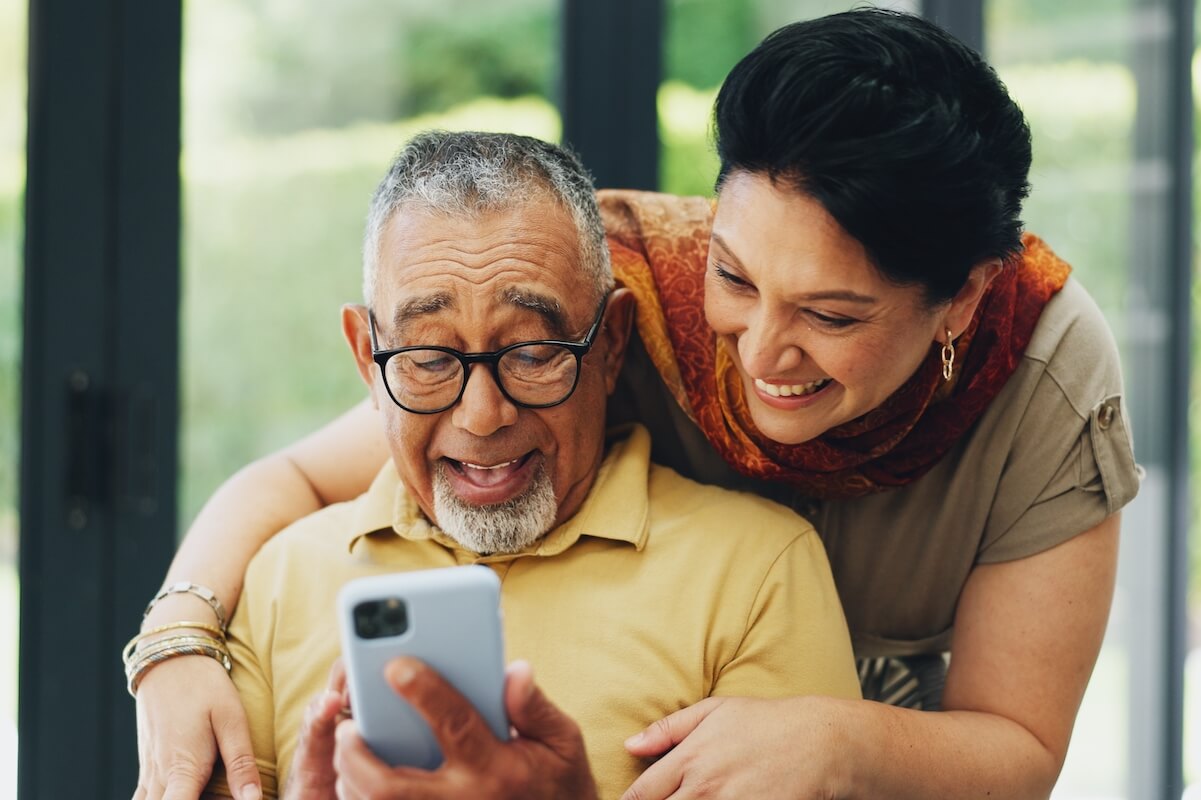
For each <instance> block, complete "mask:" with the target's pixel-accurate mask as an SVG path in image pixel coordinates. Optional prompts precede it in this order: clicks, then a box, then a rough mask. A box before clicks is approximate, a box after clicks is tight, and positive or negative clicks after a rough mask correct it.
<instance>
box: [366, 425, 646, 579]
mask: <svg viewBox="0 0 1201 800" xmlns="http://www.w3.org/2000/svg"><path fill="white" fill-rule="evenodd" d="M650 450H651V438H650V434H649V433H648V432H647V430H646V429H645V428H644V427H642V426H641V425H624V426H620V427H618V428H614V429H613V430H611V431H609V433H608V436H607V439H606V453H605V457H604V460H603V461H602V462H601V466H600V468H599V469H598V470H597V473H596V478H595V480H594V481H593V484H592V490H591V491H590V492H589V493H588V496H587V497H586V498H585V499H584V502H583V504H582V505H581V506H580V509H579V511H577V512H576V513H575V515H574V516H572V517H571V518H570V519H568V520H567V521H566V522H564V523H563V524H562V525H559V526H558V527H556V528H554V529H553V530H552V531H550V533H548V534H546V535H545V536H543V537H542V538H541V539H539V540H538V541H537V542H535V543H534V544H533V545H531V546H530V547H529V548H528V549H527V550H524V551H522V552H520V553H507V554H498V555H490V556H481V557H478V559H477V560H478V561H481V562H485V563H486V562H493V561H509V560H512V559H515V558H520V557H522V556H553V555H558V554H559V553H562V552H563V551H564V550H567V549H568V548H569V547H571V546H572V545H574V544H575V543H576V542H577V541H579V540H580V537H582V536H589V537H594V538H599V539H610V540H613V541H619V542H628V543H629V544H632V545H634V547H635V548H637V549H638V550H641V549H642V548H643V547H644V546H645V545H646V539H647V533H648V531H649V521H650V509H649V504H648V478H649V473H650ZM353 502H354V506H355V509H354V512H353V514H352V516H351V519H352V524H351V525H350V530H349V531H348V539H347V547H348V549H349V550H350V551H351V552H353V551H354V550H355V547H356V546H357V545H358V544H359V542H360V541H362V539H363V538H364V537H366V536H372V535H376V534H378V535H380V536H386V535H388V534H392V535H395V536H399V537H400V538H402V539H407V540H409V541H433V542H436V543H438V544H440V545H442V546H443V547H445V548H447V549H448V550H462V549H463V548H462V547H460V546H459V545H458V543H457V542H455V541H454V540H453V539H451V538H450V537H449V536H447V535H446V534H445V533H443V532H442V531H441V530H439V529H438V527H437V526H435V525H433V524H431V523H430V521H429V520H428V519H426V516H425V514H424V513H422V511H421V508H420V507H419V506H418V505H417V502H416V500H415V499H414V498H413V497H412V495H410V494H409V492H408V490H407V489H406V488H405V486H404V484H403V483H402V482H401V481H400V478H399V476H398V475H397V473H396V467H395V465H394V464H393V463H392V460H391V459H388V463H387V464H385V465H384V467H383V469H381V470H380V472H379V474H378V475H376V477H375V480H374V481H373V482H372V484H371V488H369V489H368V490H367V492H366V493H365V494H363V495H361V496H360V497H359V498H358V499H357V500H355V501H353Z"/></svg>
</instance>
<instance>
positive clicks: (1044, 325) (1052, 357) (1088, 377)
mask: <svg viewBox="0 0 1201 800" xmlns="http://www.w3.org/2000/svg"><path fill="white" fill-rule="evenodd" d="M1023 372H1025V373H1034V374H1033V375H1030V377H1038V378H1039V380H1037V381H1036V382H1035V384H1034V386H1033V388H1034V390H1035V392H1036V393H1039V394H1051V395H1055V396H1057V397H1058V401H1057V402H1058V403H1061V404H1062V403H1064V402H1065V401H1066V403H1067V405H1068V406H1069V407H1070V408H1071V410H1072V411H1073V412H1074V413H1075V416H1077V417H1079V418H1080V419H1087V418H1088V416H1089V414H1090V413H1091V412H1092V411H1093V409H1094V408H1095V407H1096V406H1097V404H1098V403H1101V402H1103V401H1104V400H1105V399H1106V398H1109V397H1114V396H1118V395H1121V394H1122V370H1121V363H1120V360H1119V357H1118V346H1117V343H1116V342H1115V341H1114V337H1113V333H1112V332H1111V331H1110V328H1109V325H1108V323H1107V322H1106V321H1105V316H1104V315H1103V314H1102V313H1101V309H1100V308H1098V307H1097V304H1096V302H1094V301H1093V299H1092V297H1091V296H1090V295H1089V293H1088V291H1087V290H1086V289H1085V288H1084V287H1083V286H1082V285H1081V284H1080V282H1079V281H1077V280H1075V279H1074V278H1069V279H1068V281H1067V283H1066V284H1064V287H1063V289H1062V290H1060V291H1059V292H1058V293H1057V294H1056V295H1055V296H1054V297H1053V298H1051V300H1050V302H1048V303H1047V306H1046V308H1045V309H1044V310H1043V313H1042V316H1041V317H1039V321H1038V324H1037V325H1036V327H1035V329H1034V334H1033V336H1032V337H1031V339H1030V344H1029V345H1028V346H1027V347H1026V351H1025V353H1024V354H1023V363H1022V364H1021V365H1020V366H1019V368H1018V374H1017V375H1016V376H1015V377H1017V378H1018V381H1017V382H1018V383H1019V384H1020V383H1021V373H1023ZM1032 399H1034V398H1032ZM1065 411H1066V409H1065Z"/></svg>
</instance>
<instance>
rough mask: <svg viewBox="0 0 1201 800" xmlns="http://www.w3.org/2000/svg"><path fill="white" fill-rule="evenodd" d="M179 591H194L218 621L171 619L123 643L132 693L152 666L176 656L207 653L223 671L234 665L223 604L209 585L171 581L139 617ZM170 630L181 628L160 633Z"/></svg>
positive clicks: (129, 686)
mask: <svg viewBox="0 0 1201 800" xmlns="http://www.w3.org/2000/svg"><path fill="white" fill-rule="evenodd" d="M178 593H186V594H193V595H196V596H197V597H199V598H200V599H201V600H204V601H205V602H206V603H208V604H209V606H210V607H211V608H212V609H213V614H215V615H216V617H217V624H216V625H210V624H208V623H206V622H191V621H182V622H172V623H169V624H167V625H160V626H159V627H157V628H151V629H150V630H147V631H142V632H141V633H139V634H138V635H137V636H135V637H133V638H132V639H130V640H129V644H127V645H125V649H124V650H123V651H122V652H121V660H122V661H124V662H125V679H126V688H128V689H129V693H130V694H131V695H134V696H136V695H137V691H138V684H140V683H141V682H142V678H144V677H145V676H146V673H147V672H149V671H150V669H151V667H153V666H155V665H156V664H161V663H163V662H164V661H166V660H167V659H169V658H175V657H176V656H193V655H198V656H208V657H209V658H212V659H215V660H217V661H218V662H220V664H221V666H223V667H225V671H226V672H229V671H230V669H231V668H232V666H233V664H232V662H231V660H230V657H229V647H227V646H226V644H225V628H226V624H225V608H224V607H223V606H222V605H221V601H220V600H218V599H217V596H216V594H214V593H213V591H212V590H211V589H208V588H206V587H204V586H197V585H196V584H194V583H174V584H171V585H170V586H168V587H166V588H165V589H163V590H162V591H161V592H159V593H158V594H157V595H155V596H154V599H153V600H151V601H150V604H149V605H148V606H146V611H145V613H144V614H143V615H142V619H143V620H144V619H145V618H146V617H147V616H149V615H150V610H151V609H153V608H154V606H155V604H156V603H158V601H160V600H162V599H163V598H164V597H166V596H167V595H169V594H178ZM171 631H184V632H182V633H177V634H173V635H167V636H163V635H161V634H168V633H170V632H171Z"/></svg>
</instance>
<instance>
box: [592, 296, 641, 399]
mask: <svg viewBox="0 0 1201 800" xmlns="http://www.w3.org/2000/svg"><path fill="white" fill-rule="evenodd" d="M635 304H636V301H635V300H634V293H633V292H631V291H630V290H629V289H626V288H624V287H622V288H619V289H616V290H614V291H613V294H611V295H609V306H608V308H607V309H606V310H605V321H604V322H603V323H602V324H601V329H600V331H599V333H598V334H597V338H598V339H600V341H599V342H598V344H603V345H604V359H605V361H604V365H605V388H606V391H608V393H609V394H613V392H614V390H615V389H616V388H617V376H618V374H619V373H620V372H621V365H622V363H623V362H624V361H625V353H626V346H627V345H629V343H630V330H631V328H632V327H633V324H634V309H635Z"/></svg>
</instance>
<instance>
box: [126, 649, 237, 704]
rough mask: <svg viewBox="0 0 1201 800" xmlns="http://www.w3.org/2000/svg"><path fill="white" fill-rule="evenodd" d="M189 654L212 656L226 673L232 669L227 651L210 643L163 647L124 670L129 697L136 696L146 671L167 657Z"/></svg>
mask: <svg viewBox="0 0 1201 800" xmlns="http://www.w3.org/2000/svg"><path fill="white" fill-rule="evenodd" d="M191 655H197V656H208V657H209V658H212V659H214V660H215V661H217V662H218V663H220V664H221V666H223V667H225V671H226V672H227V673H228V672H229V671H230V670H231V669H233V664H232V663H231V661H230V658H229V653H227V652H225V651H224V650H221V649H218V648H216V647H212V646H211V645H180V646H173V647H169V648H164V649H163V650H161V651H159V652H157V653H155V655H154V656H153V657H148V658H144V659H142V660H140V661H138V662H137V664H135V665H134V666H133V668H132V669H130V670H127V671H126V676H125V677H126V684H125V688H126V689H127V690H128V691H129V695H130V697H135V698H136V697H137V696H138V695H137V692H138V686H139V685H140V684H141V683H142V679H143V678H144V677H146V673H147V672H149V671H150V670H151V669H152V668H153V667H155V666H156V665H158V664H161V663H163V662H164V661H166V660H168V659H171V658H175V657H176V656H191Z"/></svg>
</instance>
